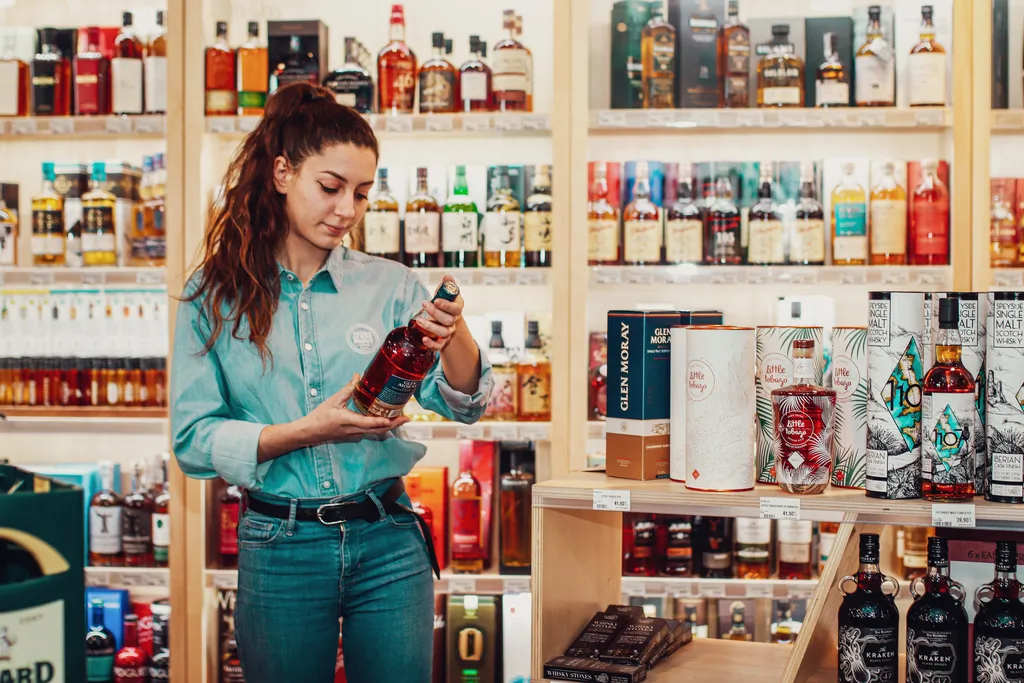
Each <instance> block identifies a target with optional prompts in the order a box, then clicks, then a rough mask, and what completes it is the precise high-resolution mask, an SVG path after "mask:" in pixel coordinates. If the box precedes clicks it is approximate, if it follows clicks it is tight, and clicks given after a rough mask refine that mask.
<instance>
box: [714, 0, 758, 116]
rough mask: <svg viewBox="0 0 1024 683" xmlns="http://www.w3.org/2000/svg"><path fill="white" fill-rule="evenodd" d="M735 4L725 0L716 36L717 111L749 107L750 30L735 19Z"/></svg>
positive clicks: (737, 9) (737, 6) (737, 13)
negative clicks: (725, 108) (720, 25)
mask: <svg viewBox="0 0 1024 683" xmlns="http://www.w3.org/2000/svg"><path fill="white" fill-rule="evenodd" d="M739 13H740V9H739V0H729V4H728V8H727V10H726V15H727V18H726V20H725V24H724V25H723V26H722V28H721V29H720V30H719V34H718V81H719V86H718V88H719V96H718V106H719V107H741V108H746V107H749V106H750V92H749V90H750V53H751V46H750V29H749V28H747V27H746V26H744V25H743V24H742V23H741V22H740V19H739Z"/></svg>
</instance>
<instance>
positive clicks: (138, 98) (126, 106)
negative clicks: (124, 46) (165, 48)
mask: <svg viewBox="0 0 1024 683" xmlns="http://www.w3.org/2000/svg"><path fill="white" fill-rule="evenodd" d="M110 81H111V90H112V93H113V94H112V100H111V104H112V106H111V110H112V111H113V112H114V113H115V114H141V113H142V60H141V59H128V58H123V57H115V58H114V59H111V60H110Z"/></svg>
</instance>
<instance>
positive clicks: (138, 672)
mask: <svg viewBox="0 0 1024 683" xmlns="http://www.w3.org/2000/svg"><path fill="white" fill-rule="evenodd" d="M148 679H149V657H148V656H146V653H145V652H144V651H143V650H142V648H140V647H139V618H138V617H137V616H135V615H134V614H129V615H128V616H126V617H125V618H124V646H123V647H122V648H121V649H120V651H118V653H117V655H116V656H115V657H114V683H132V682H133V681H146V680H148Z"/></svg>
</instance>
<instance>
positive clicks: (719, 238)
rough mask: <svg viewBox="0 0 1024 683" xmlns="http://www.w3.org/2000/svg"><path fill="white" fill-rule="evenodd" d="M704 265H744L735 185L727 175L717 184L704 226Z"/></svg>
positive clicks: (716, 182) (717, 181) (719, 179)
mask: <svg viewBox="0 0 1024 683" xmlns="http://www.w3.org/2000/svg"><path fill="white" fill-rule="evenodd" d="M704 245H705V247H704V248H705V249H706V250H707V255H706V258H705V263H708V264H712V265H722V266H738V265H740V264H741V263H743V244H742V228H741V226H740V210H739V209H738V208H736V204H734V203H733V201H732V182H730V180H729V178H728V177H726V176H721V177H719V178H718V179H717V180H716V181H715V190H714V197H713V199H712V201H711V204H710V205H709V206H708V211H707V218H706V224H705V226H704Z"/></svg>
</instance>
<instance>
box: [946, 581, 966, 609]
mask: <svg viewBox="0 0 1024 683" xmlns="http://www.w3.org/2000/svg"><path fill="white" fill-rule="evenodd" d="M949 594H950V595H952V596H953V599H954V600H956V601H957V602H959V603H960V604H961V605H962V604H964V600H965V599H967V589H966V588H964V585H963V584H962V583H960V582H959V581H954V580H953V579H950V580H949Z"/></svg>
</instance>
